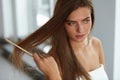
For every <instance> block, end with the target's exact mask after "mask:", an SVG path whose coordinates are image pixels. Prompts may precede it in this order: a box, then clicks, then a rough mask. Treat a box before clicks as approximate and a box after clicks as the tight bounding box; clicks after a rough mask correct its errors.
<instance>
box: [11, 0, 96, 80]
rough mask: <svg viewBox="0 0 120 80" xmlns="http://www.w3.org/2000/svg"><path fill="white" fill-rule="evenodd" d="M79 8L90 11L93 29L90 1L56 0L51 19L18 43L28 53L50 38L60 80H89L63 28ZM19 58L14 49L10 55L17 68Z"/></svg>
mask: <svg viewBox="0 0 120 80" xmlns="http://www.w3.org/2000/svg"><path fill="white" fill-rule="evenodd" d="M79 7H88V8H89V9H90V10H91V17H92V28H93V24H94V9H93V5H92V2H91V1H90V0H58V1H57V3H56V6H55V10H54V14H53V17H52V18H51V19H50V20H49V21H48V22H47V23H46V24H45V25H43V26H42V27H41V28H39V29H38V30H37V31H35V32H34V33H32V34H31V35H30V36H28V37H27V38H25V39H24V40H22V41H20V42H19V43H18V45H19V46H21V47H23V48H24V49H26V50H28V51H30V50H32V49H33V48H35V47H37V46H38V45H40V44H41V43H43V42H44V41H45V40H47V39H48V38H50V40H51V46H52V49H53V50H54V52H53V53H52V54H53V55H55V56H56V57H54V56H53V57H54V58H55V60H56V61H57V60H58V61H59V63H58V61H57V63H58V64H59V67H60V68H61V72H62V75H61V77H62V80H76V77H78V76H80V77H81V78H83V79H85V80H90V76H89V74H88V73H87V71H86V70H85V69H84V68H83V67H82V65H81V64H80V63H79V62H78V60H77V58H76V57H75V54H74V51H73V49H72V47H71V45H70V43H69V39H68V37H67V34H66V31H65V28H64V23H65V20H66V19H67V17H68V16H69V15H70V13H71V12H72V11H74V10H76V9H77V8H79ZM92 28H91V29H92ZM21 56H22V52H21V51H20V50H18V49H16V48H15V49H14V52H13V54H12V61H13V63H14V64H16V65H17V66H18V67H21V66H22V63H21Z"/></svg>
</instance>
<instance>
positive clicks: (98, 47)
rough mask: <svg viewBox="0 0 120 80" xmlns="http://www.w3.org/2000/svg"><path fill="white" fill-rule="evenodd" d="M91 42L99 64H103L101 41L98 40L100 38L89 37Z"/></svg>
mask: <svg viewBox="0 0 120 80" xmlns="http://www.w3.org/2000/svg"><path fill="white" fill-rule="evenodd" d="M91 43H92V46H93V47H94V49H95V50H96V52H97V53H98V55H99V61H100V64H104V51H103V48H102V42H101V41H100V39H98V38H96V37H91Z"/></svg>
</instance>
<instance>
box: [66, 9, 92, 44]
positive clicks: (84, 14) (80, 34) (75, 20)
mask: <svg viewBox="0 0 120 80" xmlns="http://www.w3.org/2000/svg"><path fill="white" fill-rule="evenodd" d="M91 26H92V21H91V11H90V9H89V8H87V7H80V8H78V9H76V10H74V11H73V12H72V13H71V14H70V15H69V16H68V18H67V19H66V22H65V29H66V32H67V35H68V37H69V39H70V40H72V41H77V42H82V41H84V40H85V39H86V37H87V36H88V34H89V33H90V30H91Z"/></svg>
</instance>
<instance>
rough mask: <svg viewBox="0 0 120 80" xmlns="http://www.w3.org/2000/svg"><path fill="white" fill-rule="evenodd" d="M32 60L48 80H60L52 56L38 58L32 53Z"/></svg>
mask: <svg viewBox="0 0 120 80" xmlns="http://www.w3.org/2000/svg"><path fill="white" fill-rule="evenodd" d="M33 58H34V61H35V63H36V65H37V66H38V68H39V69H40V70H41V71H42V72H43V73H44V74H45V75H46V76H47V77H48V78H49V79H50V80H61V77H60V72H59V69H58V65H57V63H56V61H55V59H54V58H53V57H52V56H38V54H36V53H34V54H33Z"/></svg>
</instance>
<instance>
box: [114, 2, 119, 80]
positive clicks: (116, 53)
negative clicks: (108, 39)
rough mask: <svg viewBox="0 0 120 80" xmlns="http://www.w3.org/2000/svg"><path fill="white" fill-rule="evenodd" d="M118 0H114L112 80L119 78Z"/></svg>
mask: <svg viewBox="0 0 120 80" xmlns="http://www.w3.org/2000/svg"><path fill="white" fill-rule="evenodd" d="M119 61H120V0H116V16H115V51H114V80H120V62H119Z"/></svg>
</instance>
